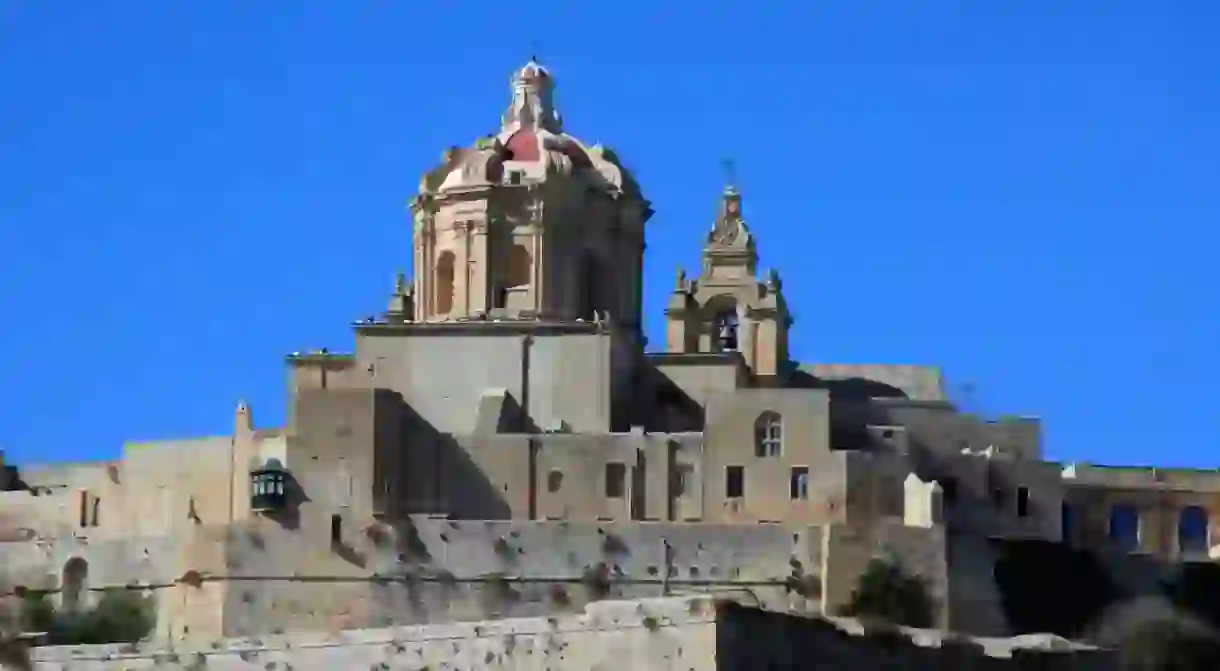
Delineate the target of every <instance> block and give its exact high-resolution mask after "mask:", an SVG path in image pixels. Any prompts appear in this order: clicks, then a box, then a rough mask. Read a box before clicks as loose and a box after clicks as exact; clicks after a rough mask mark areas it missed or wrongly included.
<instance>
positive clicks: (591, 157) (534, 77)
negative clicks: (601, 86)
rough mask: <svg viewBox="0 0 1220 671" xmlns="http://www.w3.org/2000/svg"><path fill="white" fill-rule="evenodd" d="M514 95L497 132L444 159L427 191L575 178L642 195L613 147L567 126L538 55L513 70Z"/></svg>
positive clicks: (614, 191)
mask: <svg viewBox="0 0 1220 671" xmlns="http://www.w3.org/2000/svg"><path fill="white" fill-rule="evenodd" d="M509 82H510V88H511V90H512V98H511V101H510V102H509V105H508V108H507V109H506V110H505V112H504V114H503V116H502V117H501V121H500V129H499V131H498V132H497V133H495V134H494V135H492V136H490V137H487V138H484V139H483V140H480V141H479V142H477V143H476V144H475V145H474V146H473V147H470V148H464V149H452V150H450V151H449V152H446V155H445V159H444V162H443V163H442V164H441V165H440V166H438V167H437V168H435V169H434V170H432V171H431V172H429V174H428V176H426V177H425V179H424V180H423V183H422V184H421V185H420V186H421V192H423V193H442V192H448V191H454V190H462V189H467V188H477V187H483V186H489V185H495V184H499V183H502V182H505V181H511V180H519V181H525V182H540V181H546V180H547V179H549V178H551V177H552V176H558V177H573V178H576V179H580V180H583V181H586V182H588V183H589V186H590V187H592V188H593V189H596V190H601V191H605V192H608V193H610V194H612V195H614V196H616V197H617V196H618V195H623V194H626V195H629V196H633V197H640V192H639V188H638V186H637V185H636V183H635V180H634V179H633V178H632V177H631V175H630V174H629V173H628V171H627V170H626V168H624V167H623V166H622V164H621V163H620V162H619V161H618V158H617V157H616V156H615V155H614V153H613V152H611V151H610V150H608V149H605V148H603V147H601V146H600V145H595V146H589V145H587V144H585V143H584V142H582V141H580V140H579V139H577V138H576V137H574V136H572V135H569V134H568V133H566V132H564V130H563V119H562V116H561V115H560V114H559V112H558V111H557V110H556V109H555V105H554V100H553V95H554V90H555V79H554V76H553V75H552V74H551V72H550V70H548V69H547V68H546V67H544V66H543V65H542V64H541V63H539V62H538V61H537V60H535V59H530V61H529V62H527V63H526V64H525V65H523V66H521V67H520V68H518V69H516V70H515V71H513V74H512V76H511V77H510V78H509Z"/></svg>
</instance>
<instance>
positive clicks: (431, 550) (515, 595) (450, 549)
mask: <svg viewBox="0 0 1220 671" xmlns="http://www.w3.org/2000/svg"><path fill="white" fill-rule="evenodd" d="M311 538H317V535H315V534H305V533H299V530H298V529H294V528H292V527H291V525H288V526H283V525H281V524H277V523H274V522H272V521H270V520H265V519H263V520H259V521H258V523H257V524H253V525H247V526H234V527H230V528H212V527H199V528H196V529H194V530H192V531H191V532H189V533H183V534H179V535H175V536H167V537H160V538H137V539H128V540H112V541H86V540H82V539H76V538H72V537H68V538H65V539H62V540H58V541H47V542H40V543H33V542H29V543H11V544H6V545H9V546H10V547H9V548H6V549H5V551H4V553H3V556H4V557H5V559H6V566H5V567H4V568H5V570H6V572H7V575H8V576H9V577H10V580H12V581H13V583H14V584H16V585H21V586H23V587H26V588H28V589H34V590H44V591H47V592H49V593H51V594H52V596H54V595H55V593H56V592H57V591H58V590H59V589H60V588H61V574H60V571H61V570H62V567H63V566H64V565H65V564H66V562H67V561H68V560H69V559H71V558H73V557H80V558H82V559H84V560H85V561H86V562H88V566H89V569H88V578H87V584H86V589H87V591H88V593H89V594H90V595H91V596H92V598H94V599H96V598H97V596H98V595H99V594H100V592H101V591H102V590H104V589H114V588H130V589H140V590H141V591H144V592H145V593H148V594H152V595H153V596H154V597H155V599H156V601H157V605H158V627H157V631H156V632H155V634H154V637H155V638H159V639H163V638H172V639H175V640H183V639H186V638H197V637H212V638H215V637H220V636H241V635H256V634H263V633H277V632H283V631H295V630H327V631H337V630H342V629H358V628H373V627H385V626H398V625H417V624H425V623H436V622H446V621H454V620H483V619H489V618H494V617H532V616H541V615H546V614H552V613H571V612H579V611H580V610H581V609H582V608H584V607H585V606H586V605H587V604H589V603H591V602H595V601H599V600H605V599H636V598H648V597H657V596H661V595H680V594H691V593H712V594H732V593H743V594H748V595H750V598H751V599H753V600H754V601H755V603H757V604H758V605H760V606H764V607H767V608H770V609H775V610H780V611H795V612H802V613H818V612H822V610H823V593H824V592H826V593H827V595H828V596H827V604H828V605H830V606H832V607H837V606H838V605H841V604H842V603H844V602H845V601H846V599H848V598H849V597H850V593H851V589H852V588H853V587H854V585H855V584H856V579H857V576H858V575H859V573H860V572H861V571H863V570H864V568H865V566H866V565H867V563H868V561H869V559H871V558H872V557H873V556H890V557H894V558H897V559H899V560H900V561H901V562H902V563H903V565H904V567H906V568H907V569H908V570H909V571H911V572H913V573H915V574H917V575H919V576H920V577H921V578H923V579H924V580H925V582H926V583H927V584H928V585H929V588H930V591H931V593H932V594H933V596H934V598H936V600H937V601H938V602H943V598H944V595H945V594H946V590H947V570H946V565H945V562H944V553H943V550H942V548H943V537H942V535H941V532H940V531H939V530H937V529H923V528H917V527H903V526H901V525H896V524H894V525H886V526H881V527H878V528H877V529H875V530H873V531H870V532H868V533H863V534H862V533H860V532H857V531H851V530H849V529H847V528H845V527H840V526H838V525H832V526H829V527H790V526H785V525H780V524H758V525H688V524H672V523H639V522H621V523H615V522H603V523H589V522H569V521H535V522H529V521H480V520H449V519H443V518H428V517H414V518H411V524H409V525H405V526H401V527H398V528H395V529H392V530H389V531H388V532H386V531H385V530H384V529H379V528H377V527H376V526H371V527H366V528H363V529H351V530H350V531H347V532H345V534H344V538H345V541H344V543H342V544H340V545H337V546H325V545H323V546H319V544H318V543H317V542H316V541H311V540H310V539H311ZM946 610H947V609H943V610H942V612H941V614H940V615H941V617H942V619H941V621H942V622H944V619H943V618H944V617H947V614H946V612H945V611H946Z"/></svg>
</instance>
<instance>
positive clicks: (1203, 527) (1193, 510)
mask: <svg viewBox="0 0 1220 671" xmlns="http://www.w3.org/2000/svg"><path fill="white" fill-rule="evenodd" d="M1207 526H1208V519H1207V509H1206V508H1202V507H1200V506H1189V507H1186V508H1183V509H1182V512H1180V513H1178V552H1179V553H1181V554H1183V555H1196V556H1199V555H1202V556H1206V555H1207V549H1208V548H1207V545H1208V540H1209V539H1208V530H1207Z"/></svg>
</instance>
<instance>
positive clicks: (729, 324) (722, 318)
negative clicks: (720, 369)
mask: <svg viewBox="0 0 1220 671" xmlns="http://www.w3.org/2000/svg"><path fill="white" fill-rule="evenodd" d="M737 331H738V323H737V308H735V307H732V308H728V309H725V310H721V311H720V312H717V313H716V316H715V317H714V318H712V349H714V350H715V351H717V352H736V351H737V347H738V340H737Z"/></svg>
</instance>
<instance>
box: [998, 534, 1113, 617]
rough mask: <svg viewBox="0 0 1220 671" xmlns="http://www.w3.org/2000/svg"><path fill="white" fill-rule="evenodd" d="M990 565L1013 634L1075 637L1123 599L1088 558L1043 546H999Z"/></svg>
mask: <svg viewBox="0 0 1220 671" xmlns="http://www.w3.org/2000/svg"><path fill="white" fill-rule="evenodd" d="M999 550H1000V556H999V558H998V560H997V561H996V565H995V574H994V575H995V583H996V588H997V589H998V590H999V592H1000V604H1001V607H1002V608H1003V610H1004V616H1005V618H1006V619H1007V620H1008V624H1009V626H1011V627H1012V629H1013V633H1016V634H1028V633H1051V634H1057V635H1059V636H1064V637H1067V638H1074V637H1077V636H1080V635H1081V634H1082V633H1084V632H1085V630H1086V629H1087V628H1088V627H1089V626H1091V625H1092V624H1093V622H1094V621H1095V620H1096V618H1097V617H1099V616H1100V615H1102V614H1103V613H1104V612H1105V610H1106V609H1107V608H1108V607H1110V606H1112V605H1113V604H1116V603H1118V602H1120V601H1122V600H1123V599H1126V598H1128V595H1126V594H1125V593H1124V592H1123V590H1121V589H1120V588H1119V587H1118V585H1117V584H1116V583H1115V581H1114V580H1113V579H1112V578H1111V576H1110V571H1109V570H1108V569H1107V568H1106V566H1105V564H1104V562H1103V561H1102V560H1101V559H1100V558H1099V557H1098V556H1097V555H1096V554H1094V553H1093V552H1090V551H1088V550H1082V549H1077V548H1073V547H1070V546H1068V545H1064V544H1061V543H1052V542H1048V541H1024V540H1022V541H1001V542H999Z"/></svg>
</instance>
